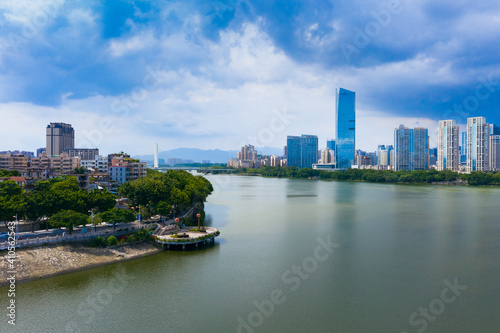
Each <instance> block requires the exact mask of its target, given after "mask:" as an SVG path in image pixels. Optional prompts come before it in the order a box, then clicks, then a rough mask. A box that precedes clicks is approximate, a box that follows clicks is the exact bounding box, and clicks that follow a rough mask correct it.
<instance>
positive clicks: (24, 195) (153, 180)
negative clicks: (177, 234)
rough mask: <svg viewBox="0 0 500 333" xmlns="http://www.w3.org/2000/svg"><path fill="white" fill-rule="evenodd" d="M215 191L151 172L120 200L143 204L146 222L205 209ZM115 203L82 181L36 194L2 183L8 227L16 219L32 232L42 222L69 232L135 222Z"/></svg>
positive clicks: (183, 175) (0, 198) (48, 184)
mask: <svg viewBox="0 0 500 333" xmlns="http://www.w3.org/2000/svg"><path fill="white" fill-rule="evenodd" d="M0 171H2V170H0ZM4 174H5V173H4ZM212 191H213V187H212V184H210V182H209V181H208V180H207V179H206V178H204V177H202V176H193V175H192V174H190V173H189V172H187V171H184V170H169V171H167V172H166V173H161V172H158V171H155V170H149V171H148V175H147V176H146V177H144V178H139V179H138V180H135V181H132V182H127V183H124V184H123V185H121V186H120V187H119V188H118V192H119V194H120V195H122V196H124V197H127V198H129V199H130V203H129V205H130V206H132V207H134V208H137V207H138V206H139V205H142V207H141V211H140V213H141V215H142V218H143V219H146V218H149V217H150V216H151V214H159V215H167V214H169V213H172V211H183V210H185V209H187V208H189V207H191V206H192V205H193V204H196V203H200V204H203V202H204V201H205V200H206V198H207V197H208V195H210V194H211V193H212ZM116 199H117V196H116V195H114V194H113V193H111V192H109V191H107V190H92V191H90V192H89V191H86V190H82V189H80V187H79V186H78V181H77V179H76V178H75V177H70V176H66V177H58V178H53V179H50V180H45V181H41V180H40V181H37V182H36V183H35V185H34V188H33V190H31V191H25V190H24V189H23V188H22V187H21V186H19V185H18V184H17V183H16V182H15V181H12V180H6V181H3V182H0V221H4V223H5V225H6V226H7V223H8V222H9V221H14V220H15V219H16V217H17V218H18V219H25V220H26V221H28V222H29V223H30V224H31V230H32V231H33V230H34V227H35V225H36V224H37V223H39V224H40V225H43V226H45V228H46V229H48V227H49V226H51V227H56V228H58V227H66V228H68V230H69V232H70V233H71V231H72V229H73V227H74V226H77V225H85V224H87V223H89V222H93V223H94V225H97V224H98V223H100V222H102V221H106V222H108V223H113V224H115V223H116V222H131V221H135V220H136V212H135V211H134V210H130V209H120V208H118V207H115V206H116ZM91 213H92V217H91V216H90V215H91ZM203 216H204V214H203V212H202V217H203Z"/></svg>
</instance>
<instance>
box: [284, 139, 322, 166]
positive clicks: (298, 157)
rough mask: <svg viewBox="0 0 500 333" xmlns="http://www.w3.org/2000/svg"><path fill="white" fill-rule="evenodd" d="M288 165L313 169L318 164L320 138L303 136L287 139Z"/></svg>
mask: <svg viewBox="0 0 500 333" xmlns="http://www.w3.org/2000/svg"><path fill="white" fill-rule="evenodd" d="M287 153H288V156H287V165H288V166H296V167H299V168H312V165H313V164H316V163H317V162H318V137H317V136H316V135H302V136H291V135H289V136H288V137H287Z"/></svg>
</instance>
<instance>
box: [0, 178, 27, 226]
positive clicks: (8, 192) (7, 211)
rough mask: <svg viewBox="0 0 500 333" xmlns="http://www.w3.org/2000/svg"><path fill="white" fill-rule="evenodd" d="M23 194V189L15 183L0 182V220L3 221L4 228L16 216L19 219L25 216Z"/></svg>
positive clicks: (10, 181)
mask: <svg viewBox="0 0 500 333" xmlns="http://www.w3.org/2000/svg"><path fill="white" fill-rule="evenodd" d="M23 192H24V190H23V188H22V187H21V186H19V185H18V184H17V183H16V182H15V181H12V180H6V181H4V182H0V220H2V221H4V223H5V227H7V226H8V222H10V221H14V220H15V219H16V216H17V217H18V218H21V217H22V216H23V215H24V214H25V212H26V199H25V196H24V194H23Z"/></svg>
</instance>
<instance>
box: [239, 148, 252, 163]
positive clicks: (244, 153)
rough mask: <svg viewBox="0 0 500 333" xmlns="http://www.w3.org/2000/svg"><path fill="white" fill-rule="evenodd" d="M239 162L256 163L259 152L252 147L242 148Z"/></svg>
mask: <svg viewBox="0 0 500 333" xmlns="http://www.w3.org/2000/svg"><path fill="white" fill-rule="evenodd" d="M238 159H239V160H245V161H254V160H256V159H257V151H256V150H255V147H254V146H252V145H246V146H244V147H241V151H240V152H239V153H238Z"/></svg>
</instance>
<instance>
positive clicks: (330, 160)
mask: <svg viewBox="0 0 500 333" xmlns="http://www.w3.org/2000/svg"><path fill="white" fill-rule="evenodd" d="M320 164H335V151H334V150H333V149H330V148H326V149H323V150H321V159H320Z"/></svg>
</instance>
